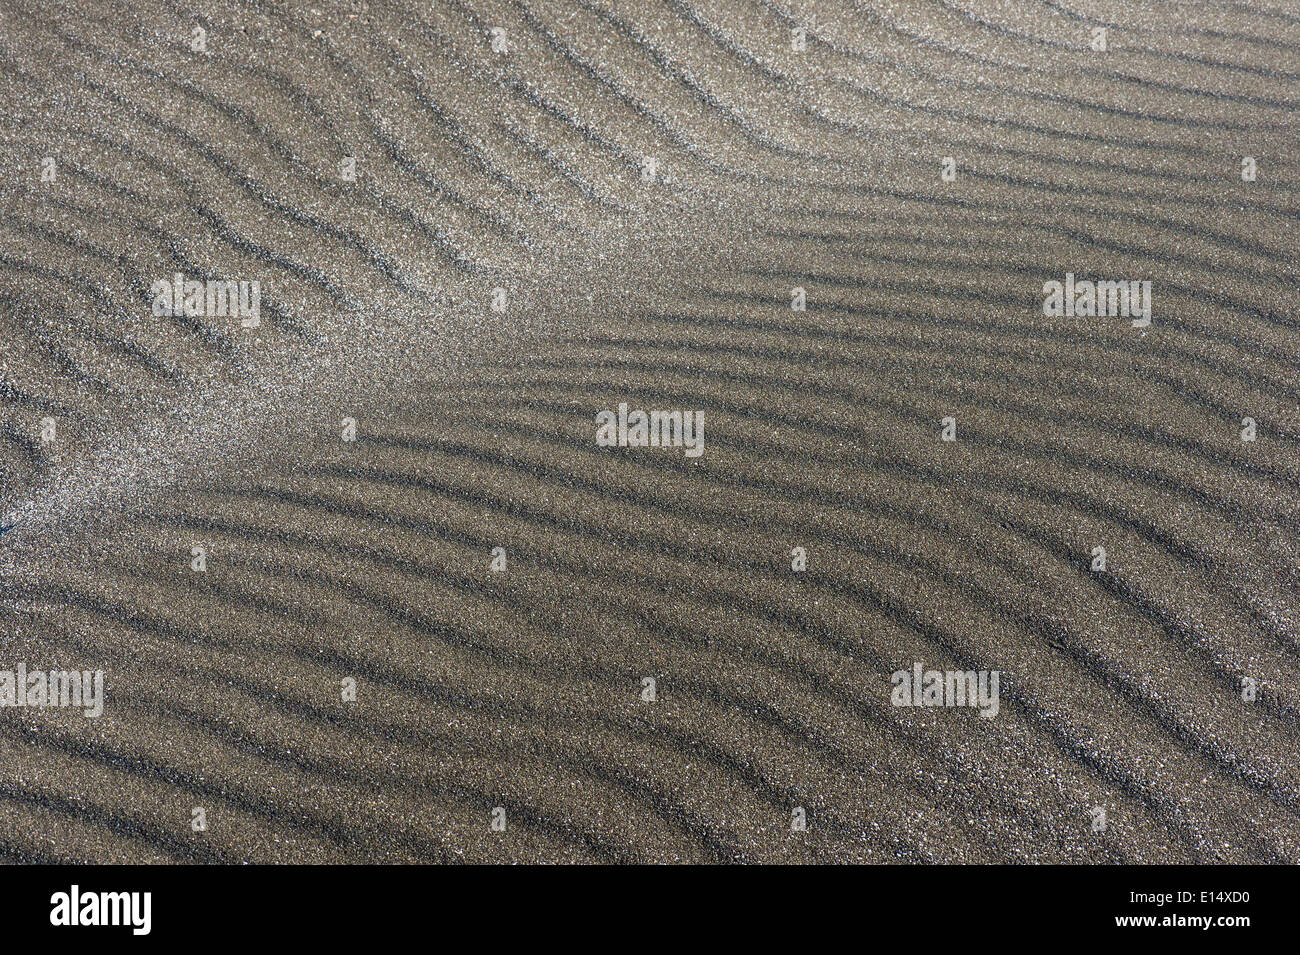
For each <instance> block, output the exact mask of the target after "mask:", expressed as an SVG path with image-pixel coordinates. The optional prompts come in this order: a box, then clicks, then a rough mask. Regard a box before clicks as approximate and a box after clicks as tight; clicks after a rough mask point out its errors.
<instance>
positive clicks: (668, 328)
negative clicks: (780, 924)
mask: <svg viewBox="0 0 1300 955" xmlns="http://www.w3.org/2000/svg"><path fill="white" fill-rule="evenodd" d="M130 6H131V7H132V9H131V10H130V11H129V12H124V11H122V10H119V9H117V7H118V5H117V4H110V3H107V2H79V3H75V4H65V3H40V4H38V3H35V2H30V0H22V2H15V0H0V171H2V174H0V203H2V204H3V209H2V212H3V214H2V215H0V439H2V440H0V526H2V527H6V528H8V529H7V530H5V531H4V532H3V534H2V535H0V690H2V680H3V673H4V671H16V670H17V668H18V666H19V665H20V664H22V665H23V666H24V667H25V668H26V670H27V671H28V672H32V671H40V672H49V671H56V670H78V671H96V670H99V671H102V672H103V674H104V681H105V684H106V690H105V693H104V700H103V713H102V715H101V716H99V717H97V718H89V717H87V716H85V715H84V714H83V711H82V709H80V708H77V707H72V706H69V707H52V706H49V707H38V706H31V705H29V706H22V707H20V706H12V707H10V706H3V705H0V856H3V857H4V858H7V859H8V860H10V861H80V860H84V861H91V862H104V863H107V862H244V861H253V862H337V863H347V862H444V861H446V862H456V861H468V862H516V861H547V862H569V861H573V862H589V861H603V862H645V861H656V862H658V861H692V862H718V861H748V862H841V861H842V862H849V861H853V862H890V861H900V862H922V861H934V862H1005V861H1023V862H1092V863H1102V862H1124V863H1153V862H1214V861H1228V862H1242V863H1259V862H1289V863H1295V862H1300V760H1297V758H1296V756H1297V751H1298V749H1300V684H1298V682H1297V673H1300V667H1298V664H1300V617H1298V616H1297V584H1298V583H1300V574H1298V573H1297V557H1296V555H1297V553H1298V548H1300V492H1297V478H1300V457H1298V452H1300V422H1298V420H1297V416H1298V415H1300V395H1298V392H1297V374H1298V372H1297V366H1298V361H1297V359H1298V358H1300V320H1298V317H1297V316H1298V315H1300V310H1298V306H1300V293H1298V292H1297V278H1298V273H1297V256H1296V251H1295V247H1296V236H1297V230H1298V223H1297V220H1298V219H1300V192H1298V191H1297V188H1296V186H1295V182H1296V178H1297V175H1298V174H1300V162H1298V161H1297V157H1296V149H1295V144H1296V137H1297V129H1298V128H1300V122H1298V116H1300V11H1298V10H1297V8H1296V6H1295V4H1294V3H1292V2H1287V0H1250V2H1249V3H1239V2H1232V0H1223V2H1180V3H1165V2H1156V0H1128V2H1118V0H1107V2H1084V0H1061V2H1055V0H1053V2H1043V0H1009V2H999V3H996V4H994V3H985V2H978V0H892V2H875V0H872V2H868V0H855V2H848V0H819V2H816V3H811V2H799V0H636V2H634V0H615V2H611V0H562V2H561V0H521V2H484V0H438V2H436V3H433V4H428V3H424V4H405V3H389V2H375V3H361V2H353V3H346V2H343V3H326V2H323V0H322V2H320V3H316V4H314V5H312V4H297V3H278V2H271V0H247V2H243V0H229V2H218V3H204V4H201V5H192V4H189V3H185V2H169V0H141V2H138V3H132V4H131V5H130ZM1099 29H1102V30H1104V31H1105V38H1104V44H1102V43H1101V41H1100V40H1099V39H1098V37H1099V36H1100V34H1098V33H1097V32H1096V31H1097V30H1099ZM498 31H500V32H498ZM1102 45H1104V47H1105V48H1104V49H1095V48H1094V47H1096V46H1102ZM494 47H495V48H494ZM502 47H503V48H504V49H502ZM948 157H951V159H952V162H951V164H950V166H949V168H950V169H951V170H952V173H953V175H952V176H950V177H948V176H945V174H944V170H945V160H946V159H947V158H948ZM1246 160H1250V161H1249V162H1248V163H1247V162H1246ZM1244 169H1249V170H1253V178H1252V175H1251V174H1250V173H1248V174H1246V175H1245V176H1243V170H1244ZM353 173H354V175H353ZM176 273H182V274H183V275H184V276H185V277H186V278H187V279H191V280H201V281H206V280H219V281H255V282H258V283H259V287H260V294H261V300H260V325H258V326H257V327H252V328H246V327H244V326H243V325H242V324H241V321H240V318H239V317H238V316H230V315H211V314H202V315H190V316H186V315H184V314H181V315H176V316H173V315H161V316H160V315H156V314H155V313H154V309H153V304H154V283H155V282H157V281H158V280H161V279H170V278H171V277H172V276H174V275H175V274H176ZM1067 273H1069V274H1070V275H1071V276H1072V277H1074V278H1075V279H1077V280H1078V281H1085V280H1092V281H1096V280H1114V281H1125V282H1128V281H1135V282H1138V281H1150V283H1151V298H1150V303H1151V321H1150V324H1149V326H1148V327H1134V324H1133V322H1132V321H1130V318H1129V317H1125V316H1122V315H1112V316H1087V315H1084V316H1078V317H1076V316H1062V317H1052V316H1049V315H1046V314H1045V313H1044V307H1043V305H1044V298H1045V294H1044V283H1046V282H1051V281H1057V282H1062V283H1064V282H1065V281H1066V275H1067ZM792 303H794V304H802V305H803V306H804V307H803V308H802V309H799V308H796V307H792ZM620 404H626V405H627V406H628V407H629V408H631V409H647V410H678V411H691V412H695V413H697V414H698V415H699V416H701V417H702V420H703V432H702V436H703V445H702V447H703V449H704V450H703V453H702V454H699V455H698V456H692V455H689V454H687V453H686V449H685V448H681V447H678V448H635V447H604V446H601V445H600V444H598V443H597V440H596V429H597V425H596V421H597V414H598V413H599V412H601V411H617V409H618V407H619V405H620ZM945 419H952V425H951V426H950V427H949V431H950V433H952V429H953V428H955V437H956V440H953V441H946V440H943V432H944V430H945V426H946V425H948V424H949V422H948V421H946V420H945ZM1244 419H1250V420H1249V422H1246V421H1245V420H1244ZM348 421H350V422H351V426H349V425H348V424H347V422H348ZM353 431H354V433H355V440H345V437H347V438H351V437H352V436H353ZM1243 435H1247V436H1248V437H1253V440H1244V439H1243ZM195 548H202V554H203V560H202V562H203V563H204V566H205V569H204V570H203V571H202V572H199V571H196V570H195V569H193V566H192V561H194V560H196V557H195V556H194V554H195V551H194V549H195ZM496 548H501V549H502V551H496V550H495V549H496ZM1096 548H1104V551H1105V567H1104V569H1101V568H1100V566H1099V565H1097V564H1096V563H1095V561H1096V557H1097V554H1098V551H1096V550H1095V549H1096ZM800 549H801V550H800ZM801 559H803V560H806V566H805V565H802V564H801ZM503 562H504V569H501V568H502V563H503ZM494 565H495V569H494ZM796 566H798V567H800V569H796ZM1094 567H1096V569H1094ZM918 663H919V664H921V666H922V668H923V669H925V670H930V669H933V670H940V671H950V670H953V671H975V672H977V673H979V672H987V671H997V673H998V674H999V676H1000V694H999V700H998V706H997V712H996V715H993V716H992V717H991V718H986V717H984V716H981V714H980V712H979V710H978V708H975V707H970V706H953V707H945V706H938V707H924V706H911V707H909V706H899V705H894V701H892V700H891V694H892V691H893V690H894V683H893V681H892V679H891V677H892V675H893V674H894V673H895V672H897V671H908V672H911V671H912V669H913V667H914V665H916V664H918ZM647 681H652V682H647ZM353 686H355V699H350V698H348V699H345V696H348V694H349V689H350V688H351V687H353ZM0 703H3V694H2V693H0ZM200 809H201V810H202V812H201V813H199V812H197V810H200ZM197 819H201V821H202V822H203V826H199V824H198V822H196V820H197ZM503 823H504V828H502V824H503Z"/></svg>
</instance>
